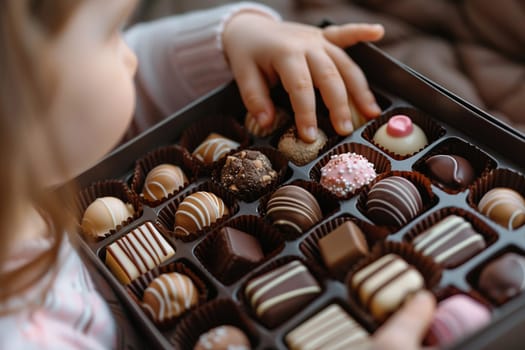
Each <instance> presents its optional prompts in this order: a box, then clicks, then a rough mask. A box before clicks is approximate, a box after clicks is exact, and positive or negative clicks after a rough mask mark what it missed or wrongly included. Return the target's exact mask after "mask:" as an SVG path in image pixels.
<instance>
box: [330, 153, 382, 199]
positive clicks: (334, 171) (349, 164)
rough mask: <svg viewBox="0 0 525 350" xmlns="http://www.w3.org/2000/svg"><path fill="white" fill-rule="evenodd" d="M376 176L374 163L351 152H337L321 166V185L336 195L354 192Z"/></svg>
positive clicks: (340, 195)
mask: <svg viewBox="0 0 525 350" xmlns="http://www.w3.org/2000/svg"><path fill="white" fill-rule="evenodd" d="M376 176H377V174H376V172H375V170H374V164H372V163H370V162H369V161H368V159H366V158H365V157H363V156H362V155H360V154H356V153H353V152H348V153H343V154H337V155H333V156H331V157H330V160H329V161H328V163H326V165H325V166H324V167H322V168H321V180H320V183H321V185H322V186H323V187H324V188H326V189H327V190H329V191H330V192H332V193H333V194H335V195H336V196H338V197H344V196H346V195H348V194H350V193H353V192H355V191H356V190H358V189H359V188H361V187H363V186H364V185H368V184H369V183H370V181H372V180H373V179H375V178H376Z"/></svg>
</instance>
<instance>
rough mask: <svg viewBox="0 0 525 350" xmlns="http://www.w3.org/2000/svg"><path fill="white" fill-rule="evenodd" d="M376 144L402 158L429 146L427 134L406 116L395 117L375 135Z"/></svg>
mask: <svg viewBox="0 0 525 350" xmlns="http://www.w3.org/2000/svg"><path fill="white" fill-rule="evenodd" d="M373 139H374V142H375V143H377V144H378V145H380V146H382V147H383V148H385V149H386V150H388V151H390V152H392V153H395V154H399V155H401V156H406V155H410V154H412V153H416V152H418V151H419V150H420V149H422V148H424V147H425V146H426V145H428V139H427V136H426V135H425V132H424V131H423V130H422V129H421V128H420V127H419V126H418V125H416V124H414V123H412V119H410V117H408V116H406V115H402V114H399V115H395V116H393V117H391V118H390V119H389V120H388V122H387V123H386V124H383V125H381V126H380V127H379V129H378V130H377V131H376V132H375V134H374V137H373Z"/></svg>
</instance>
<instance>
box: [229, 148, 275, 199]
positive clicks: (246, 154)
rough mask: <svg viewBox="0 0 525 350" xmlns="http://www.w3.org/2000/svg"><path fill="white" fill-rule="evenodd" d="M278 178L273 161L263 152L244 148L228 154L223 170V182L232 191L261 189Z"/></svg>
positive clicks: (247, 191)
mask: <svg viewBox="0 0 525 350" xmlns="http://www.w3.org/2000/svg"><path fill="white" fill-rule="evenodd" d="M276 178H277V172H276V171H275V170H273V168H272V163H271V162H270V160H269V159H268V157H266V156H265V155H264V154H263V153H261V152H259V151H255V150H243V151H240V152H237V153H235V154H232V155H230V156H227V158H226V162H225V163H224V166H223V167H222V170H221V184H222V185H223V186H224V187H226V188H228V189H229V190H230V191H232V192H240V193H249V192H254V191H260V190H261V189H263V188H265V187H266V186H268V185H270V184H271V183H272V182H273V181H274V180H275V179H276Z"/></svg>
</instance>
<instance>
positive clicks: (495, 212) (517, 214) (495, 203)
mask: <svg viewBox="0 0 525 350" xmlns="http://www.w3.org/2000/svg"><path fill="white" fill-rule="evenodd" d="M478 208H479V210H480V211H481V213H482V214H483V215H486V216H488V217H489V218H490V219H492V220H494V221H496V222H497V223H498V224H500V225H501V226H503V227H506V228H507V229H509V230H512V229H516V228H518V227H520V226H522V225H523V224H525V199H524V198H523V197H522V196H521V194H519V193H518V192H516V191H514V190H512V189H510V188H504V187H496V188H493V189H492V190H490V191H488V192H487V193H485V195H484V196H483V197H482V198H481V200H480V201H479V204H478Z"/></svg>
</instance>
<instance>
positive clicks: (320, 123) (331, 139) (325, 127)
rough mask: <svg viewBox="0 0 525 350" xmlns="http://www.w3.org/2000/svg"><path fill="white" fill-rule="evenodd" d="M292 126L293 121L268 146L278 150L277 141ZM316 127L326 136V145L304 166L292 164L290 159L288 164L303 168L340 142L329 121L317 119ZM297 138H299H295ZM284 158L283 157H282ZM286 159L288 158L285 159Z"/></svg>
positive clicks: (340, 138) (323, 118)
mask: <svg viewBox="0 0 525 350" xmlns="http://www.w3.org/2000/svg"><path fill="white" fill-rule="evenodd" d="M293 126H294V123H293V120H292V122H291V123H289V124H287V125H286V127H284V128H283V129H282V131H281V132H280V133H279V134H277V135H275V136H274V137H273V139H272V140H271V142H270V144H271V145H272V146H274V147H275V148H276V149H279V141H280V139H281V138H282V137H283V136H284V134H286V133H287V131H288V130H289V129H290V128H291V127H293ZM317 127H318V128H319V129H320V130H322V131H323V132H324V133H325V135H326V138H327V140H326V143H325V144H324V146H323V147H321V148H319V151H318V152H317V155H316V156H315V157H312V159H311V160H310V161H309V162H307V163H304V164H299V163H296V162H294V161H293V160H292V159H290V162H291V163H293V164H295V165H296V166H305V165H307V164H311V163H312V162H313V161H314V160H315V159H317V158H318V157H319V156H320V155H322V154H323V153H325V152H327V151H328V150H329V149H331V148H332V147H334V146H335V145H336V144H337V143H338V142H340V141H341V140H342V139H343V137H342V136H340V135H338V134H337V133H336V132H335V130H334V128H333V127H332V124H331V123H330V120H329V119H328V118H325V117H318V118H317ZM297 137H299V136H297ZM283 156H284V155H283ZM286 158H287V157H286ZM287 159H288V158H287Z"/></svg>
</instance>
